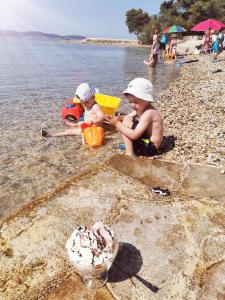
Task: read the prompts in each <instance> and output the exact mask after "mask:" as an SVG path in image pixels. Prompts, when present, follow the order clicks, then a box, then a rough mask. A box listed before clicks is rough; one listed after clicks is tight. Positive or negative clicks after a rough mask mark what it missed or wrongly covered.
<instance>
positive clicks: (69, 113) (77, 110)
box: [61, 98, 84, 122]
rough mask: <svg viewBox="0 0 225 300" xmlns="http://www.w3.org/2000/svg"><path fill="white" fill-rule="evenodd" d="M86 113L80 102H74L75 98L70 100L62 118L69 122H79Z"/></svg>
mask: <svg viewBox="0 0 225 300" xmlns="http://www.w3.org/2000/svg"><path fill="white" fill-rule="evenodd" d="M83 112H84V108H83V106H82V105H81V104H80V103H79V102H74V98H73V99H70V100H69V101H68V102H67V103H66V105H65V106H64V107H63V108H62V109H61V116H62V118H63V119H67V120H69V121H73V122H76V121H79V120H80V118H82V116H83Z"/></svg>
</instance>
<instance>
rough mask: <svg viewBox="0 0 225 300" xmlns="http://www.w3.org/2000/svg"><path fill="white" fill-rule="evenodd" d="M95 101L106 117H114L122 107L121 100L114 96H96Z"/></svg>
mask: <svg viewBox="0 0 225 300" xmlns="http://www.w3.org/2000/svg"><path fill="white" fill-rule="evenodd" d="M95 101H96V102H97V103H98V105H99V106H100V107H101V109H102V111H103V112H104V114H106V115H110V116H113V115H114V114H115V112H116V111H117V110H118V108H119V106H120V102H121V99H120V98H116V97H113V96H108V95H103V94H95Z"/></svg>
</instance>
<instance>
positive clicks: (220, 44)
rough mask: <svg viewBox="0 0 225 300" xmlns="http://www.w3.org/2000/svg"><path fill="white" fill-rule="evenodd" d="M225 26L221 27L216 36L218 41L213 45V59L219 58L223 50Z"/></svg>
mask: <svg viewBox="0 0 225 300" xmlns="http://www.w3.org/2000/svg"><path fill="white" fill-rule="evenodd" d="M224 34H225V28H221V29H220V31H219V32H218V34H217V36H216V41H215V43H214V45H213V52H214V53H215V56H214V59H213V61H215V60H217V58H218V56H219V54H220V53H221V52H222V51H223V42H224Z"/></svg>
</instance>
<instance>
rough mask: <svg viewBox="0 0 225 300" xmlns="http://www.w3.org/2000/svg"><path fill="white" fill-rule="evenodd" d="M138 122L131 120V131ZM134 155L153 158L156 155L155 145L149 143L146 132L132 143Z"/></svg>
mask: <svg viewBox="0 0 225 300" xmlns="http://www.w3.org/2000/svg"><path fill="white" fill-rule="evenodd" d="M138 123H139V121H138V120H135V119H133V124H132V127H131V129H135V128H136V127H137V125H138ZM133 149H134V154H135V155H137V156H154V155H156V154H157V149H156V147H155V145H154V144H153V143H152V142H151V141H150V138H149V135H148V133H147V132H144V133H143V134H142V136H140V137H139V138H138V139H137V140H135V141H133Z"/></svg>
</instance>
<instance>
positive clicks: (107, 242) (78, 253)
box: [66, 222, 118, 289]
mask: <svg viewBox="0 0 225 300" xmlns="http://www.w3.org/2000/svg"><path fill="white" fill-rule="evenodd" d="M66 249H67V253H68V256H69V259H70V261H71V263H72V264H73V266H74V268H75V271H76V273H78V274H79V275H80V276H81V278H82V281H83V282H84V284H85V285H86V286H87V287H89V288H93V289H97V288H100V287H102V286H103V285H104V284H105V283H106V282H107V280H108V270H109V268H110V267H111V265H112V263H113V261H114V259H115V257H116V254H117V252H118V242H117V240H116V238H115V236H114V234H113V231H112V230H111V229H110V228H109V227H108V226H106V225H104V224H103V223H102V222H96V223H95V224H94V225H93V226H92V227H91V228H88V227H86V226H79V227H78V228H77V229H75V230H74V232H73V233H72V235H71V236H70V238H69V239H68V241H67V243H66Z"/></svg>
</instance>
